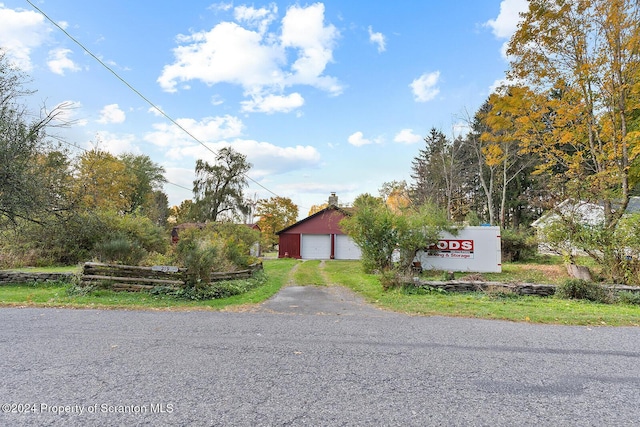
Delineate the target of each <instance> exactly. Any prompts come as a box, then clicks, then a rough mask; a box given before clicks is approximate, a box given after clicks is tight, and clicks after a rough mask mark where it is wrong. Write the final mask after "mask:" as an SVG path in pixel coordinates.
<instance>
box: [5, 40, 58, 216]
mask: <svg viewBox="0 0 640 427" xmlns="http://www.w3.org/2000/svg"><path fill="white" fill-rule="evenodd" d="M25 81H26V76H25V75H24V74H22V73H21V72H20V71H19V70H18V69H17V68H15V67H14V66H12V65H11V64H10V63H9V61H8V60H7V58H6V57H5V55H4V53H3V52H2V50H0V220H9V221H10V222H11V223H13V224H16V222H17V221H18V220H21V219H24V220H28V221H33V222H43V216H46V215H48V214H52V213H56V212H57V213H60V212H62V210H63V208H64V206H65V205H66V200H64V197H62V196H63V193H64V184H65V183H64V182H62V181H64V180H66V178H63V176H65V175H66V176H67V177H68V172H69V171H68V169H67V166H68V163H67V159H66V154H64V153H62V152H60V151H57V152H56V151H55V150H54V148H55V147H53V144H51V142H50V141H49V140H48V139H47V136H46V130H47V128H50V127H51V126H54V125H55V124H56V119H57V117H58V115H59V114H60V113H62V112H63V109H64V107H61V108H56V109H54V110H53V111H46V110H45V109H44V108H43V110H42V111H41V114H40V116H39V117H38V118H36V119H32V118H31V117H33V115H32V114H30V113H29V112H28V111H27V109H26V107H25V106H24V105H22V104H21V98H23V97H25V96H28V95H31V94H32V93H33V92H31V91H29V90H27V89H25V87H24V85H25ZM61 179H62V181H61Z"/></svg>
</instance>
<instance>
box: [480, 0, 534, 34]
mask: <svg viewBox="0 0 640 427" xmlns="http://www.w3.org/2000/svg"><path fill="white" fill-rule="evenodd" d="M527 10H529V2H528V0H502V2H501V3H500V14H499V15H498V17H497V18H496V19H490V20H488V21H487V22H486V23H485V25H486V26H488V27H490V28H491V30H492V32H493V34H494V35H495V36H496V37H497V38H499V39H508V38H510V37H511V36H512V35H513V33H515V32H516V29H517V28H518V22H520V13H523V12H526V11H527Z"/></svg>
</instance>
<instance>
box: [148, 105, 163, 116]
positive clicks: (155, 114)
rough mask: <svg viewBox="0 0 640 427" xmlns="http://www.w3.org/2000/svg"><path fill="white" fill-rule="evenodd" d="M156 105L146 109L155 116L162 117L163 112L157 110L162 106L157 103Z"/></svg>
mask: <svg viewBox="0 0 640 427" xmlns="http://www.w3.org/2000/svg"><path fill="white" fill-rule="evenodd" d="M157 107H158V108H155V107H149V109H148V110H147V113H151V114H153V115H154V116H156V117H164V114H162V113H161V112H160V111H158V109H160V110H162V107H160V106H159V105H158V106H157Z"/></svg>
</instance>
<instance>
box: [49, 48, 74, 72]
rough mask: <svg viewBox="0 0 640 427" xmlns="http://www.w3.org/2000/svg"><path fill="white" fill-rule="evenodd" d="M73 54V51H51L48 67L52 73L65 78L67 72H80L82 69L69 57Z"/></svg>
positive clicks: (62, 49) (60, 49) (61, 49)
mask: <svg viewBox="0 0 640 427" xmlns="http://www.w3.org/2000/svg"><path fill="white" fill-rule="evenodd" d="M71 53H72V51H71V49H64V48H58V49H53V50H51V51H49V59H48V60H47V65H48V66H49V69H50V70H51V72H53V73H55V74H59V75H61V76H64V72H65V70H69V71H72V72H75V71H80V67H79V66H78V65H76V63H75V62H73V61H72V60H71V59H70V58H69V57H68V56H69V55H70V54H71Z"/></svg>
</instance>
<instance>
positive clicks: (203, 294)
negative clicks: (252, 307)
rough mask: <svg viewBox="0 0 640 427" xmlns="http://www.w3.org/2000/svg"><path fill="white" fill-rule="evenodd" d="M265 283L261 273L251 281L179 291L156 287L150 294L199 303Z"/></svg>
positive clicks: (211, 284)
mask: <svg viewBox="0 0 640 427" xmlns="http://www.w3.org/2000/svg"><path fill="white" fill-rule="evenodd" d="M266 281H267V276H266V275H265V274H264V273H263V272H257V273H255V275H254V276H253V277H252V278H251V279H244V280H227V281H221V282H214V283H207V284H202V285H201V286H198V287H185V288H180V289H173V288H166V287H156V288H154V289H152V290H151V291H150V292H151V293H152V294H155V295H170V296H174V297H176V298H180V299H187V300H196V301H201V300H208V299H219V298H229V297H231V296H234V295H240V294H243V293H245V292H248V291H250V290H251V289H254V288H257V287H258V286H261V285H263V284H264V283H266Z"/></svg>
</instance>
